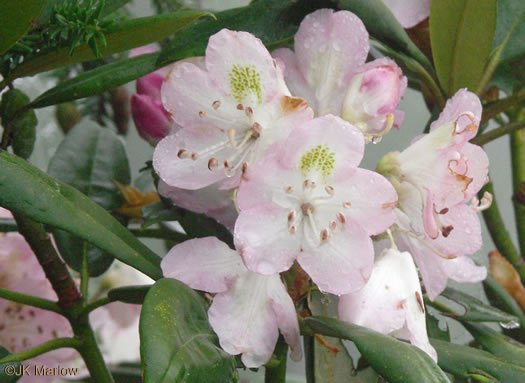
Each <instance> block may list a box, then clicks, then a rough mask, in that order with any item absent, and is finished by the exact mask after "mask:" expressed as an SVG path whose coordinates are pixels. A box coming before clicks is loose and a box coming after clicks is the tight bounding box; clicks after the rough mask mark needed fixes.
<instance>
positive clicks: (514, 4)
mask: <svg viewBox="0 0 525 383" xmlns="http://www.w3.org/2000/svg"><path fill="white" fill-rule="evenodd" d="M496 9H497V18H496V32H495V33H494V41H493V47H494V48H497V47H499V46H502V49H503V50H502V52H501V55H500V61H512V60H515V59H517V58H520V57H523V56H525V42H524V41H523V35H524V34H525V2H523V1H522V0H498V2H497V8H496Z"/></svg>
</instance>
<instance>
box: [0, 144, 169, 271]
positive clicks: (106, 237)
mask: <svg viewBox="0 0 525 383" xmlns="http://www.w3.org/2000/svg"><path fill="white" fill-rule="evenodd" d="M0 169H2V171H1V172H0V205H1V206H3V207H5V208H7V209H9V210H11V211H13V212H15V213H19V214H25V215H27V216H28V217H30V218H32V219H34V220H35V221H38V222H42V223H44V224H48V225H51V226H55V227H57V228H60V229H63V230H66V231H68V232H70V233H72V234H75V235H77V236H79V237H81V238H83V239H86V240H87V241H89V242H91V243H92V244H94V245H95V246H97V247H99V248H100V249H102V250H105V251H107V252H108V253H110V254H112V255H113V256H114V257H115V258H117V259H119V260H120V261H122V262H124V263H126V264H128V265H130V266H132V267H134V268H136V269H137V270H139V271H142V272H143V273H145V274H146V275H149V276H150V277H151V278H153V279H158V278H160V276H161V275H162V271H161V269H160V258H159V257H158V256H157V255H156V254H155V253H153V252H152V251H151V250H150V249H148V248H147V247H146V246H145V245H144V244H142V243H141V242H140V241H139V240H138V239H137V238H136V237H135V236H134V235H133V234H132V233H131V232H130V231H129V230H127V229H126V228H125V227H124V226H122V225H121V224H120V223H119V222H118V221H117V220H116V219H115V218H113V217H112V216H111V215H110V214H109V213H108V212H107V211H106V210H104V208H102V207H100V206H99V205H97V204H96V203H94V202H93V201H91V200H90V199H89V198H88V197H86V196H85V195H84V194H82V193H81V192H79V191H78V190H77V189H75V188H73V187H71V186H69V185H66V184H64V183H62V182H60V181H57V180H55V179H54V178H52V177H50V176H48V175H47V174H45V173H43V172H42V171H40V170H39V169H37V168H35V167H34V166H32V165H30V164H29V163H28V162H26V161H24V160H23V159H21V158H19V157H17V156H14V155H12V154H9V153H8V152H6V151H2V152H0Z"/></svg>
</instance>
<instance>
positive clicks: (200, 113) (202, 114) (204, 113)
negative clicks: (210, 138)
mask: <svg viewBox="0 0 525 383" xmlns="http://www.w3.org/2000/svg"><path fill="white" fill-rule="evenodd" d="M199 117H200V118H203V117H206V112H205V111H204V110H201V111H200V112H199Z"/></svg>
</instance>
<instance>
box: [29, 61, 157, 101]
mask: <svg viewBox="0 0 525 383" xmlns="http://www.w3.org/2000/svg"><path fill="white" fill-rule="evenodd" d="M158 56H159V54H158V53H151V54H147V55H142V56H137V57H133V58H125V59H121V60H118V61H116V62H114V63H111V64H107V65H104V66H100V67H98V68H96V69H93V70H90V71H88V72H84V73H81V74H80V75H78V76H76V77H73V78H71V79H69V80H66V81H62V82H60V83H58V85H57V86H55V87H54V88H51V89H49V90H48V91H46V92H44V93H42V94H41V95H40V96H39V97H37V98H36V99H35V100H34V101H33V102H32V104H31V106H32V107H33V108H43V107H46V106H49V105H55V104H61V103H63V102H67V101H72V100H77V99H79V98H84V97H89V96H94V95H97V94H100V93H103V92H104V91H106V90H110V89H113V88H116V87H119V86H121V85H124V84H126V83H128V82H130V81H133V80H136V79H137V78H139V77H142V76H145V75H146V74H148V73H151V72H153V71H154V70H155V69H157V67H156V66H155V62H156V60H157V58H158Z"/></svg>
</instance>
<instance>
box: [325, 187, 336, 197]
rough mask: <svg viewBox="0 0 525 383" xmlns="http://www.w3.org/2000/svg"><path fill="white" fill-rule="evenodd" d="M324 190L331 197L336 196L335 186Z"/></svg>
mask: <svg viewBox="0 0 525 383" xmlns="http://www.w3.org/2000/svg"><path fill="white" fill-rule="evenodd" d="M324 190H325V191H326V192H327V193H328V194H329V195H334V188H333V186H330V185H327V186H326V187H325V188H324Z"/></svg>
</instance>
